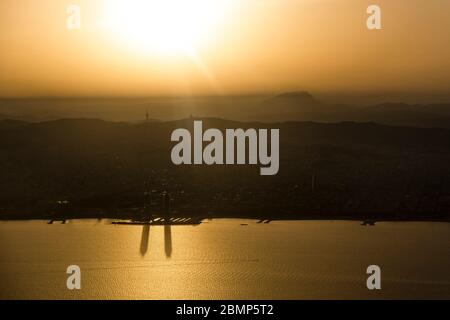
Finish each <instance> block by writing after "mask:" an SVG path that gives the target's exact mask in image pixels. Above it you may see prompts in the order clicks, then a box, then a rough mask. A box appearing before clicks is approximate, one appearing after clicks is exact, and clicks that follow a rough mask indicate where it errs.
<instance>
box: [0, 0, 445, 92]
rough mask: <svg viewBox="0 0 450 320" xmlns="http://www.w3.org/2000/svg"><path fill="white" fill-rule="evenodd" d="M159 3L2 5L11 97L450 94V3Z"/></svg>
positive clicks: (49, 0) (3, 82)
mask: <svg viewBox="0 0 450 320" xmlns="http://www.w3.org/2000/svg"><path fill="white" fill-rule="evenodd" d="M190 1H192V2H191V3H192V5H190V6H189V7H188V6H186V5H185V3H189V2H190ZM144 3H145V4H144ZM149 3H151V0H147V1H144V2H142V1H140V0H134V1H133V0H131V1H130V0H70V1H65V0H19V1H18V0H1V1H0V95H1V96H51V95H72V96H73V95H135V94H137V95H154V94H157V95H165V94H196V93H241V92H277V91H286V90H309V91H312V92H335V91H337V92H350V93H351V92H376V91H389V92H415V93H417V92H419V93H435V92H437V93H443V92H450V59H449V57H450V41H449V39H450V19H449V17H450V1H448V0H394V1H393V0H371V1H366V0H345V1H344V0H214V1H213V0H208V1H204V0H182V1H180V0H160V1H156V2H155V1H154V2H153V3H152V4H151V5H149ZM158 3H159V4H158ZM162 3H165V4H166V5H162ZM167 3H169V5H167ZM70 4H76V5H79V6H80V8H81V29H80V30H71V31H70V30H68V29H67V27H66V22H67V21H66V20H67V13H66V9H67V7H68V6H69V5H70ZM370 4H378V5H380V7H381V9H382V28H383V29H382V30H374V31H369V30H368V29H367V27H366V19H367V17H368V15H367V13H366V9H367V7H368V5H370Z"/></svg>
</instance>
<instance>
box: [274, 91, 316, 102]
mask: <svg viewBox="0 0 450 320" xmlns="http://www.w3.org/2000/svg"><path fill="white" fill-rule="evenodd" d="M275 98H289V99H306V100H315V99H314V97H313V96H312V95H311V94H310V93H309V92H308V91H291V92H285V93H282V94H279V95H277V96H276V97H275Z"/></svg>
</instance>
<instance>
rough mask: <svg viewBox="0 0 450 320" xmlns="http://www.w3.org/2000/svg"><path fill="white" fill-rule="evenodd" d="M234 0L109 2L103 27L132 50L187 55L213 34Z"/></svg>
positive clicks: (117, 0)
mask: <svg viewBox="0 0 450 320" xmlns="http://www.w3.org/2000/svg"><path fill="white" fill-rule="evenodd" d="M233 2H234V0H110V1H107V2H106V4H105V6H106V17H105V21H104V24H105V26H106V27H107V28H108V29H109V30H111V31H112V32H113V34H114V37H115V38H116V37H117V38H120V41H122V42H123V41H125V42H126V43H127V44H128V45H130V46H132V47H133V48H135V49H136V50H139V51H144V52H148V51H149V52H152V53H157V54H165V55H168V54H178V53H187V54H189V53H191V52H192V51H194V50H195V48H196V46H198V45H202V44H204V42H206V41H207V39H208V38H210V37H214V32H215V30H216V29H217V27H218V25H219V24H220V22H221V21H222V20H223V18H224V16H225V14H226V13H227V12H228V11H229V10H230V9H231V6H232V3H233Z"/></svg>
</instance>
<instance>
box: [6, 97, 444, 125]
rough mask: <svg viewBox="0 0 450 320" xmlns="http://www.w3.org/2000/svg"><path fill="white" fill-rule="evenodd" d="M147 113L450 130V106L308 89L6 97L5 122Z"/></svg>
mask: <svg viewBox="0 0 450 320" xmlns="http://www.w3.org/2000/svg"><path fill="white" fill-rule="evenodd" d="M147 111H148V115H149V117H150V119H149V121H158V120H159V121H171V120H176V119H182V118H188V117H190V116H197V117H217V118H224V119H231V120H236V121H264V122H279V121H290V120H295V121H316V122H342V121H356V122H376V123H380V124H389V125H406V126H416V127H444V128H450V103H443V104H429V105H409V104H405V103H382V104H376V105H372V106H354V105H343V104H334V103H325V102H323V101H321V100H320V99H316V98H315V97H313V96H312V95H311V94H310V93H308V92H305V91H298V92H288V93H283V94H279V95H275V96H267V95H236V96H198V97H154V98H41V99H0V113H1V115H0V119H15V120H24V121H35V122H42V121H49V120H57V119H61V118H98V119H103V120H107V121H126V122H142V121H146V114H147Z"/></svg>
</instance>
